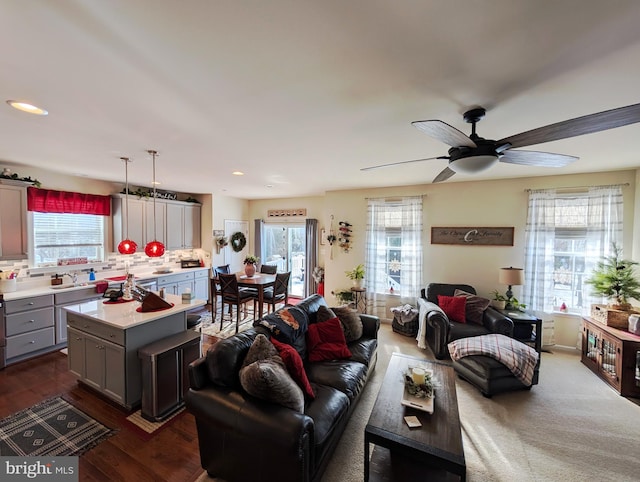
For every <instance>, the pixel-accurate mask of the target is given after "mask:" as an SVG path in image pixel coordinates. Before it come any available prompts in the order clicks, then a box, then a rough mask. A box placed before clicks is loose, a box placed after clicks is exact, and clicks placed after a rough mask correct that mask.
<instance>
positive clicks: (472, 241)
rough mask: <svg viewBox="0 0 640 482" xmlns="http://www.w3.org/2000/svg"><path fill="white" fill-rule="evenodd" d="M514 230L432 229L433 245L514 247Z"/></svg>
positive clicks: (470, 227) (467, 227) (469, 227)
mask: <svg viewBox="0 0 640 482" xmlns="http://www.w3.org/2000/svg"><path fill="white" fill-rule="evenodd" d="M513 229H514V228H481V227H474V226H463V227H458V226H456V227H433V226H432V227H431V244H460V245H466V246H513Z"/></svg>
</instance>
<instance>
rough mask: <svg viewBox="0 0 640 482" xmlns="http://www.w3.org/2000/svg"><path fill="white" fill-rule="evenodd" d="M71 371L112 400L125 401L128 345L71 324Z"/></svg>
mask: <svg viewBox="0 0 640 482" xmlns="http://www.w3.org/2000/svg"><path fill="white" fill-rule="evenodd" d="M68 332H69V343H68V350H67V353H68V358H69V371H71V372H72V373H73V374H74V375H76V376H77V377H79V378H80V379H81V380H82V381H83V382H84V383H85V384H86V385H88V386H90V387H91V388H93V389H95V390H98V391H100V392H102V393H103V394H104V395H106V396H108V397H109V398H111V399H112V400H114V401H116V402H118V403H120V404H124V403H125V395H126V392H125V374H126V371H125V348H124V347H123V346H120V345H117V344H115V343H111V342H109V341H107V340H105V339H103V338H100V337H98V336H94V335H91V334H89V333H86V332H83V331H80V330H77V329H75V328H72V327H69V328H68Z"/></svg>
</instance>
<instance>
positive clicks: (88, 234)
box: [27, 187, 111, 267]
mask: <svg viewBox="0 0 640 482" xmlns="http://www.w3.org/2000/svg"><path fill="white" fill-rule="evenodd" d="M27 205H28V210H29V212H30V218H29V221H30V225H31V229H30V230H29V232H30V233H31V234H30V236H31V238H32V239H31V240H30V241H31V242H30V243H29V244H30V246H31V251H30V253H29V258H30V264H31V265H32V266H34V267H39V266H52V265H57V264H58V261H59V260H64V259H67V260H70V259H74V261H73V264H81V263H78V259H77V258H80V259H81V260H82V259H84V258H86V262H87V263H91V262H100V261H104V258H105V252H106V249H105V247H106V245H107V241H106V231H107V229H106V223H107V222H108V221H109V219H110V214H111V200H110V198H109V196H100V195H95V194H83V193H75V192H66V191H53V190H47V189H38V188H32V187H30V188H28V189H27Z"/></svg>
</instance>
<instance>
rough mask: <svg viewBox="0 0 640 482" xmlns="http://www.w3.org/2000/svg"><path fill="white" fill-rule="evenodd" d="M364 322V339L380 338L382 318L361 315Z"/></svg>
mask: <svg viewBox="0 0 640 482" xmlns="http://www.w3.org/2000/svg"><path fill="white" fill-rule="evenodd" d="M360 319H361V320H362V336H363V337H364V338H378V330H379V329H380V318H378V317H377V316H373V315H364V314H360Z"/></svg>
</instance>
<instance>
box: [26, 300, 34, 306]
mask: <svg viewBox="0 0 640 482" xmlns="http://www.w3.org/2000/svg"><path fill="white" fill-rule="evenodd" d="M27 304H28V305H29V306H33V305H35V303H34V302H33V301H29V303H27Z"/></svg>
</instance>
